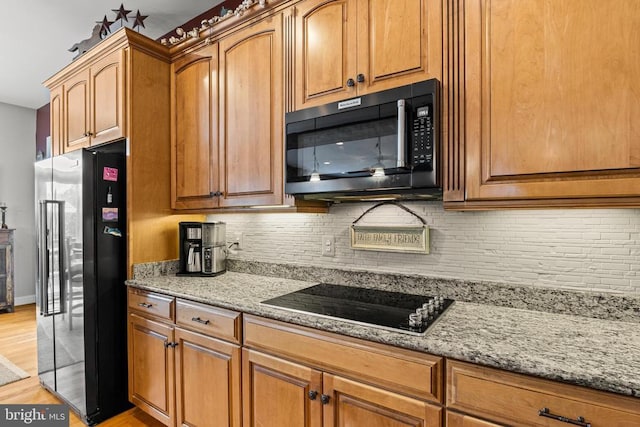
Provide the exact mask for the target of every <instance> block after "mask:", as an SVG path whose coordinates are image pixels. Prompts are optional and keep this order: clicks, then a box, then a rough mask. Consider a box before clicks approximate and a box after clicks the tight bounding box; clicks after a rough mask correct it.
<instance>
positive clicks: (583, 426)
mask: <svg viewBox="0 0 640 427" xmlns="http://www.w3.org/2000/svg"><path fill="white" fill-rule="evenodd" d="M538 415H539V416H541V417H546V418H551V419H554V420H556V421H561V422H563V423H567V424H573V425H574V426H580V427H591V423H588V422H586V421H585V420H584V417H578V418H576V419H575V420H573V419H571V418H567V417H563V416H562V415H555V414H552V413H551V412H550V411H549V408H542V409H540V410H539V411H538Z"/></svg>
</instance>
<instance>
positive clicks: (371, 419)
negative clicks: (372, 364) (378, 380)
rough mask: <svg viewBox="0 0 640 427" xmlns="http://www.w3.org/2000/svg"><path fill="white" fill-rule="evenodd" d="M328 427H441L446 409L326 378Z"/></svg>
mask: <svg viewBox="0 0 640 427" xmlns="http://www.w3.org/2000/svg"><path fill="white" fill-rule="evenodd" d="M323 388H324V394H325V395H327V396H329V403H328V404H326V405H324V425H325V427H349V426H367V427H440V426H441V425H442V408H440V407H438V406H434V405H430V404H427V403H425V402H422V401H420V400H417V399H412V398H410V397H406V396H402V395H399V394H395V393H392V392H390V391H386V390H382V389H379V388H376V387H372V386H369V385H365V384H362V383H358V382H355V381H351V380H348V379H346V378H342V377H338V376H335V375H331V374H326V373H325V374H324V375H323Z"/></svg>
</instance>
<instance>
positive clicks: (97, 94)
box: [89, 50, 125, 145]
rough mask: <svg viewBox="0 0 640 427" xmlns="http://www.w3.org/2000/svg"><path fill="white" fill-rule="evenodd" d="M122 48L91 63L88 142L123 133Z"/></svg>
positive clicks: (120, 135)
mask: <svg viewBox="0 0 640 427" xmlns="http://www.w3.org/2000/svg"><path fill="white" fill-rule="evenodd" d="M123 55H124V50H118V51H116V52H113V53H110V54H109V55H107V56H105V57H104V58H102V59H101V60H99V61H98V62H96V63H95V64H93V65H92V66H91V97H90V100H91V115H90V117H91V126H90V129H89V132H90V133H91V145H96V144H102V143H104V142H108V141H113V140H114V139H117V138H121V137H123V136H124V131H125V129H124V117H125V116H124V114H125V112H124V105H125V103H124V78H123V76H124V72H123V65H124V59H123Z"/></svg>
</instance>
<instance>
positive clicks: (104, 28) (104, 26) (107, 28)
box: [96, 15, 113, 37]
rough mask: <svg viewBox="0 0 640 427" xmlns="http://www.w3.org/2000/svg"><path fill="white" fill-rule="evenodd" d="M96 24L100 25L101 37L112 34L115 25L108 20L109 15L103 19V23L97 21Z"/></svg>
mask: <svg viewBox="0 0 640 427" xmlns="http://www.w3.org/2000/svg"><path fill="white" fill-rule="evenodd" d="M96 24H100V25H101V27H100V37H105V36H106V35H107V34H109V33H110V32H111V24H113V21H109V20H108V19H107V15H104V18H102V21H96Z"/></svg>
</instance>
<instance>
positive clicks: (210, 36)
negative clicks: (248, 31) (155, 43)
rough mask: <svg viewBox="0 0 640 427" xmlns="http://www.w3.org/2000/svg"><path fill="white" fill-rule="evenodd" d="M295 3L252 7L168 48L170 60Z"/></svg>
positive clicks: (281, 0) (271, 1)
mask: <svg viewBox="0 0 640 427" xmlns="http://www.w3.org/2000/svg"><path fill="white" fill-rule="evenodd" d="M297 1H299V0H267V3H268V4H267V5H266V7H264V8H261V7H259V6H258V7H253V8H252V9H250V10H248V11H246V12H245V13H244V14H243V15H242V16H232V17H231V18H227V19H224V20H223V21H220V22H218V23H217V24H215V25H214V26H213V27H210V28H207V29H206V30H204V31H200V32H199V35H198V38H188V39H186V40H184V41H182V42H180V43H178V44H175V45H173V46H171V47H169V48H168V50H169V54H170V56H171V60H172V61H175V60H176V59H178V58H179V57H181V56H182V55H186V54H189V53H190V52H191V51H193V50H197V49H199V48H201V47H202V44H203V43H208V42H213V41H218V40H220V39H221V38H223V37H227V36H229V35H231V34H233V33H234V32H236V31H239V30H241V29H243V28H245V27H248V26H251V25H253V24H255V23H257V22H260V21H262V20H263V19H265V18H266V17H268V16H269V15H271V14H274V13H277V12H280V11H281V10H283V9H284V8H285V7H288V6H289V4H287V3H295V2H297ZM187 30H189V29H187ZM207 40H208V41H207Z"/></svg>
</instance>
